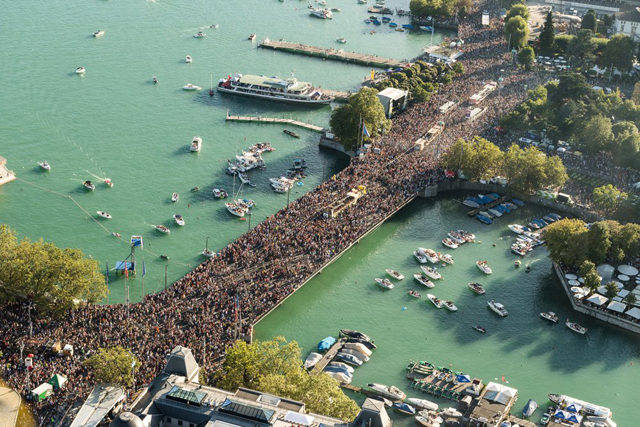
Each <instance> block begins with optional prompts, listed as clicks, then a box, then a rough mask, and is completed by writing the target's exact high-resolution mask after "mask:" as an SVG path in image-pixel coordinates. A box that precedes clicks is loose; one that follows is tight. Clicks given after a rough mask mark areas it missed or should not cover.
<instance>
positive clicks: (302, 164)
mask: <svg viewBox="0 0 640 427" xmlns="http://www.w3.org/2000/svg"><path fill="white" fill-rule="evenodd" d="M307 167H308V166H307V161H306V160H305V159H293V169H306V168H307Z"/></svg>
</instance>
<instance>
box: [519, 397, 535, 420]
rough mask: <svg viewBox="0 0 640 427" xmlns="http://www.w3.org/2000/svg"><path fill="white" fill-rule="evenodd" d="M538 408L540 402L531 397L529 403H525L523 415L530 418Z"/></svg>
mask: <svg viewBox="0 0 640 427" xmlns="http://www.w3.org/2000/svg"><path fill="white" fill-rule="evenodd" d="M536 409H538V403H537V402H536V401H535V400H533V399H529V400H528V401H527V404H526V405H524V409H523V410H522V417H523V418H529V417H530V416H531V415H533V413H534V412H535V411H536Z"/></svg>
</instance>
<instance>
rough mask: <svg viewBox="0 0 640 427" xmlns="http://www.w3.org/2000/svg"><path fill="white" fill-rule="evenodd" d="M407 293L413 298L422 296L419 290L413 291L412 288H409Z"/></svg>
mask: <svg viewBox="0 0 640 427" xmlns="http://www.w3.org/2000/svg"><path fill="white" fill-rule="evenodd" d="M408 294H409V296H411V297H413V298H422V295H420V292H418V291H414V290H413V289H410V290H409V292H408Z"/></svg>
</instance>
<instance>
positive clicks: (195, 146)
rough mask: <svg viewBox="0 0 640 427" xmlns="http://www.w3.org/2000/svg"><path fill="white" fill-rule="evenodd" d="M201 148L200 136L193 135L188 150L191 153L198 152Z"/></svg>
mask: <svg viewBox="0 0 640 427" xmlns="http://www.w3.org/2000/svg"><path fill="white" fill-rule="evenodd" d="M201 149H202V138H200V137H199V136H194V137H193V139H192V140H191V146H190V147H189V150H190V151H191V152H192V153H199V152H200V150H201Z"/></svg>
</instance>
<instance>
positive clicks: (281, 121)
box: [227, 113, 325, 132]
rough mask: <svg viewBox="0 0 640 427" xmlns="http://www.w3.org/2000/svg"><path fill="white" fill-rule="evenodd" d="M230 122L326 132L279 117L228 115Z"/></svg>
mask: <svg viewBox="0 0 640 427" xmlns="http://www.w3.org/2000/svg"><path fill="white" fill-rule="evenodd" d="M227 121H228V122H254V123H278V124H286V125H291V126H297V127H299V128H304V129H307V130H311V131H314V132H324V130H325V129H324V128H323V127H321V126H316V125H312V124H310V123H304V122H300V121H298V120H294V119H286V118H284V117H283V118H277V117H262V116H257V117H256V116H232V115H230V114H228V113H227Z"/></svg>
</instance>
